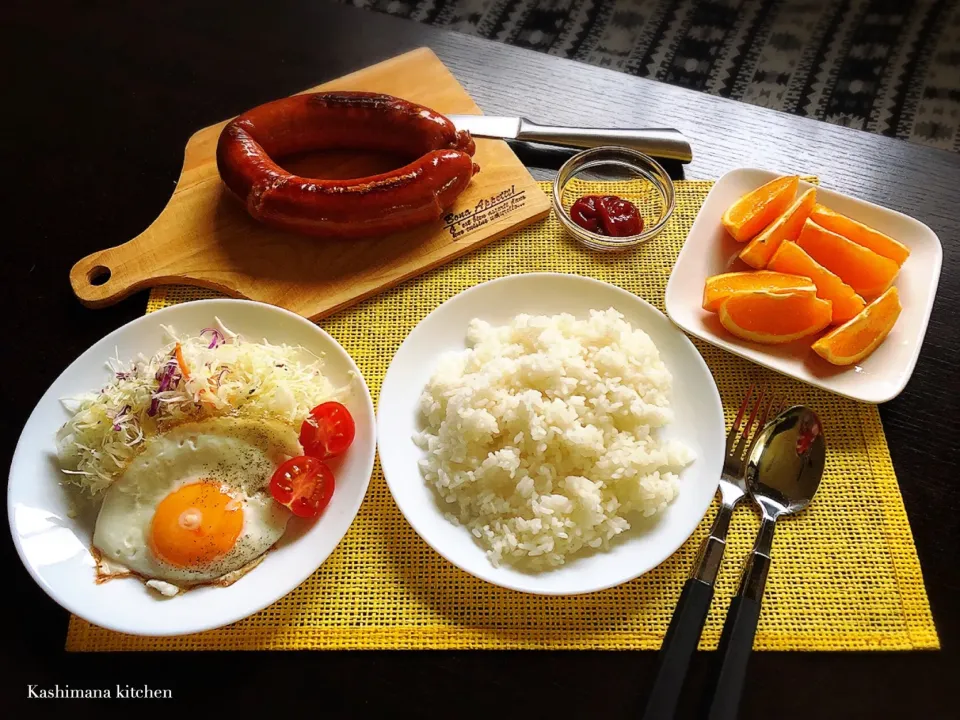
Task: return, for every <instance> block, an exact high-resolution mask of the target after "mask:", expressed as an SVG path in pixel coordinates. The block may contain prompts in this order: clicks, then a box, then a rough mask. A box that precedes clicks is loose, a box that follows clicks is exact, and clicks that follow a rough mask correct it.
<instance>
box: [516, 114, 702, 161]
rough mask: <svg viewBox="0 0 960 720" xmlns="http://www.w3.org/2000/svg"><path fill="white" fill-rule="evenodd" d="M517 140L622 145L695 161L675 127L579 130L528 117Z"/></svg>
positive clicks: (552, 143)
mask: <svg viewBox="0 0 960 720" xmlns="http://www.w3.org/2000/svg"><path fill="white" fill-rule="evenodd" d="M516 139H517V140H526V141H529V142H539V143H545V144H547V145H564V146H566V147H575V148H594V147H601V146H603V145H621V146H623V147H628V148H630V149H631V150H638V151H639V152H642V153H646V154H647V155H652V156H654V157H658V158H667V159H669V160H679V161H680V162H684V163H688V162H690V161H691V160H693V150H692V149H691V147H690V143H689V141H688V140H687V138H686V137H684V135H683V133H681V132H680V131H679V130H674V129H672V128H651V129H640V130H620V129H616V128H609V129H599V128H577V127H554V126H551V125H537V124H536V123H533V122H530V121H529V120H527V119H525V118H521V120H520V132H519V133H517V138H516Z"/></svg>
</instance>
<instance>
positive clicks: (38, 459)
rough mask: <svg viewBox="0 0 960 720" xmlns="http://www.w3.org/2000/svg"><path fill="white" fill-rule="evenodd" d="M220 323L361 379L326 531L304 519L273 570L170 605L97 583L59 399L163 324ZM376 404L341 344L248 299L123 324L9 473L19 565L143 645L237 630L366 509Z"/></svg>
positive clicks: (135, 589) (146, 348) (43, 404)
mask: <svg viewBox="0 0 960 720" xmlns="http://www.w3.org/2000/svg"><path fill="white" fill-rule="evenodd" d="M214 316H217V317H219V318H220V319H221V320H222V321H223V323H224V324H225V325H226V326H227V327H228V328H230V329H231V330H233V331H234V332H237V333H240V334H241V335H243V336H244V337H246V338H249V339H257V340H260V339H261V338H266V339H267V340H268V341H270V342H272V343H277V344H279V343H286V344H288V345H301V346H303V347H304V348H306V349H307V350H309V351H311V352H313V353H315V354H316V355H320V356H322V357H323V359H324V374H325V375H326V376H328V377H329V378H330V380H331V381H332V382H333V383H334V384H335V385H341V384H345V383H347V382H349V381H350V380H351V376H352V375H353V374H355V378H354V379H353V381H352V384H351V388H352V392H351V394H350V396H349V398H348V399H347V400H345V401H344V404H345V405H346V406H347V407H348V408H349V409H350V412H351V413H352V414H353V417H354V420H355V421H356V424H357V436H356V440H355V441H354V443H353V445H352V446H351V447H350V450H349V452H348V453H347V454H346V455H345V456H344V457H343V458H342V460H341V461H340V463H339V464H338V465H335V466H334V471H335V473H336V477H337V489H336V492H335V493H334V495H333V499H332V500H331V501H330V504H329V505H328V506H327V508H326V510H325V511H324V513H323V515H321V516H320V519H319V520H317V521H316V522H313V523H311V522H308V521H303V520H299V519H297V518H294V519H293V520H291V523H290V525H289V526H288V530H287V533H286V535H284V537H283V538H282V539H281V540H280V542H279V543H278V544H277V546H276V547H275V548H274V549H273V550H272V551H270V552H269V553H267V555H266V557H265V558H264V560H263V562H262V563H261V564H260V565H259V566H258V567H256V568H255V569H254V570H253V571H252V572H250V573H249V574H247V575H246V576H244V577H243V578H241V579H240V580H238V581H237V582H236V583H234V584H233V585H231V586H230V587H226V588H220V587H200V588H197V589H195V590H190V591H189V592H186V593H183V594H181V595H179V596H177V597H174V598H162V597H160V596H159V595H157V594H156V593H154V592H153V591H151V590H149V589H147V588H146V587H145V586H144V584H143V583H141V582H140V581H139V580H136V579H133V578H120V579H115V580H111V581H109V582H107V583H104V584H102V585H97V584H96V583H95V582H94V578H95V574H94V561H93V557H92V555H91V554H90V546H91V538H92V534H93V525H94V522H95V520H96V512H95V511H96V508H91V512H87V513H82V514H81V515H80V516H78V517H76V518H71V517H70V508H71V506H72V499H71V496H72V495H73V490H72V488H67V487H63V486H61V484H60V483H61V480H62V478H63V475H62V474H61V473H60V471H59V466H58V464H57V458H56V447H55V439H54V434H55V433H56V432H57V429H58V428H59V427H60V426H61V425H62V424H63V423H64V422H65V421H66V420H67V419H68V414H67V412H66V410H65V409H64V408H63V407H62V405H61V403H60V398H63V397H69V396H71V395H75V394H77V393H80V392H84V391H87V390H90V389H91V388H97V387H101V386H102V384H103V383H104V382H105V381H106V380H107V379H109V378H110V377H111V376H110V373H109V371H108V369H107V368H106V365H105V362H106V360H107V359H108V358H110V357H112V356H114V353H115V352H116V353H118V356H119V357H120V358H121V359H127V358H133V357H135V356H136V355H137V354H138V353H140V352H142V353H144V354H145V355H150V354H153V353H154V352H156V351H157V350H158V349H159V348H160V347H162V346H163V345H164V344H165V339H164V334H163V330H162V329H161V327H160V326H161V324H162V325H167V326H170V327H172V328H173V329H174V330H175V331H176V332H177V333H178V334H192V333H199V331H200V330H202V329H203V328H205V327H209V326H210V325H211V324H212V321H213V318H214ZM375 433H376V427H375V423H374V412H373V402H372V400H371V399H370V392H369V390H368V389H367V386H366V383H365V382H364V380H363V377H362V376H361V375H360V371H359V370H358V369H357V366H356V365H355V364H354V362H353V360H351V359H350V356H349V355H347V353H346V351H345V350H344V349H343V348H342V347H340V345H339V344H338V343H337V341H336V340H334V339H333V338H332V337H330V336H329V335H328V334H327V333H325V332H324V331H323V330H321V329H320V328H318V327H317V326H316V325H314V324H313V323H311V322H310V321H308V320H305V319H304V318H302V317H300V316H299V315H295V314H293V313H291V312H288V311H286V310H282V309H280V308H277V307H273V306H272V305H265V304H263V303H256V302H249V301H246V300H200V301H196V302H190V303H184V304H182V305H174V306H173V307H169V308H166V309H164V310H160V311H158V312H155V313H151V314H149V315H145V316H144V317H142V318H138V319H137V320H134V321H133V322H131V323H129V324H127V325H124V326H123V327H122V328H120V329H119V330H116V331H115V332H112V333H110V334H109V335H107V337H105V338H103V340H101V341H100V342H98V343H96V344H95V345H94V346H93V347H91V348H90V349H89V350H87V351H86V352H85V353H83V355H81V356H80V357H79V358H77V359H76V360H75V361H74V362H73V364H71V365H70V367H68V368H67V369H66V370H65V371H64V372H63V374H61V375H60V377H59V378H57V380H56V382H54V383H53V385H51V386H50V389H49V390H47V392H46V393H45V394H44V396H43V397H42V398H41V399H40V402H39V404H38V405H37V407H36V408H35V409H34V411H33V414H31V415H30V419H29V420H27V424H26V426H25V427H24V429H23V434H22V435H21V436H20V441H19V443H18V444H17V449H16V452H15V453H14V456H13V463H12V465H11V467H10V483H9V486H8V489H7V511H8V514H9V520H10V531H11V533H12V535H13V541H14V544H16V546H17V551H18V552H19V553H20V559H21V560H22V561H23V564H24V565H25V566H26V568H27V570H29V571H30V574H31V575H32V576H33V579H34V580H36V581H37V582H38V583H39V584H40V587H42V588H43V589H44V590H45V591H46V592H47V594H48V595H49V596H50V597H52V598H53V599H54V600H55V601H57V602H58V603H59V604H60V605H62V606H63V607H64V608H66V609H67V610H69V611H70V612H72V613H73V614H75V615H79V616H80V617H82V618H83V619H85V620H88V621H89V622H91V623H94V624H96V625H100V626H101V627H105V628H108V629H110V630H117V631H119V632H125V633H130V634H133V635H182V634H186V633H194V632H201V631H203V630H210V629H212V628H216V627H221V626H223V625H228V624H230V623H232V622H236V621H237V620H240V619H242V618H245V617H247V616H248V615H252V614H253V613H255V612H257V611H258V610H261V609H263V608H265V607H266V606H267V605H269V604H270V603H272V602H274V601H276V600H278V599H279V598H281V597H283V596H284V595H286V594H287V593H288V592H290V591H291V590H293V589H294V588H295V587H297V585H299V584H300V583H302V582H303V581H304V580H306V579H307V578H308V577H309V576H310V575H311V574H312V573H313V572H314V571H315V570H316V569H317V568H318V567H320V565H321V563H323V561H324V560H326V558H327V556H328V555H329V554H330V553H331V552H332V551H333V549H334V548H335V547H336V546H337V543H339V542H340V539H341V538H342V537H343V536H344V534H345V533H346V532H347V528H349V527H350V524H351V523H352V522H353V518H354V517H355V516H356V514H357V510H359V508H360V503H361V502H362V501H363V496H364V494H365V493H366V490H367V484H368V483H369V482H370V474H371V472H372V470H373V459H374V452H375V450H376V434H375Z"/></svg>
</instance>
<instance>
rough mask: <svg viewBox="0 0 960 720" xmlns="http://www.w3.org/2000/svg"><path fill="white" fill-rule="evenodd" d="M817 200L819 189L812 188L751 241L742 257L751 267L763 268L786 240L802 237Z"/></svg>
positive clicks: (741, 254)
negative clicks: (804, 225) (801, 234)
mask: <svg viewBox="0 0 960 720" xmlns="http://www.w3.org/2000/svg"><path fill="white" fill-rule="evenodd" d="M816 202H817V189H816V188H810V189H809V190H807V191H806V192H805V193H804V194H803V195H801V196H800V197H798V198H797V199H796V201H795V202H794V203H793V205H791V206H790V207H788V208H787V209H786V210H785V211H784V213H783V215H781V216H780V217H778V218H777V219H776V220H774V221H773V222H772V223H771V224H770V225H768V226H767V229H766V230H764V231H763V232H762V233H760V234H759V235H757V236H756V237H755V238H754V239H753V240H751V241H750V244H748V245H747V246H746V247H745V248H744V249H743V251H742V252H741V253H740V259H741V260H743V261H744V262H745V263H746V264H747V265H749V266H750V267H755V268H757V269H758V270H762V269H763V268H765V267H766V266H767V263H769V262H770V258H772V257H773V254H774V253H775V252H776V251H777V248H778V247H780V243H782V242H783V241H784V240H796V239H797V238H798V237H800V231H801V230H803V224H804V223H805V222H806V221H807V218H808V217H810V213H811V212H812V211H813V206H814V205H815V204H816Z"/></svg>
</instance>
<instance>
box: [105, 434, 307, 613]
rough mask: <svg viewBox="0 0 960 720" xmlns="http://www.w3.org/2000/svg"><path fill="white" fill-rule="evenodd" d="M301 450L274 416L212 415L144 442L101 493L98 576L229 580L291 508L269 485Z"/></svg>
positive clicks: (168, 581) (161, 581)
mask: <svg viewBox="0 0 960 720" xmlns="http://www.w3.org/2000/svg"><path fill="white" fill-rule="evenodd" d="M301 454H302V448H301V447H300V442H299V440H298V437H297V432H296V431H295V430H294V429H293V428H292V427H290V426H288V425H285V424H283V423H280V422H275V421H264V420H249V419H241V418H231V417H223V418H213V419H209V420H203V421H200V422H192V423H185V424H183V425H179V426H177V427H175V428H173V429H172V430H169V431H167V432H165V433H163V434H161V435H158V436H156V437H153V438H151V439H149V440H147V441H146V442H145V443H144V448H143V451H142V452H141V453H140V454H139V455H138V456H137V457H136V458H134V460H132V461H131V462H130V464H129V465H128V466H127V467H126V469H125V470H124V471H123V474H122V475H121V477H120V478H119V479H118V480H117V481H116V482H115V483H114V484H113V485H112V486H111V487H110V489H109V490H107V492H106V494H105V496H104V500H103V505H102V506H101V508H100V514H99V515H98V517H97V523H96V527H95V529H94V534H93V545H94V548H95V549H96V550H97V551H98V552H99V554H100V558H99V562H98V576H99V577H100V578H101V579H103V578H108V577H113V576H117V575H129V574H136V575H138V576H140V577H141V578H142V579H144V580H145V581H147V585H148V586H150V587H152V588H154V589H156V590H158V591H159V592H161V593H162V594H164V595H173V594H176V593H177V592H179V591H180V590H181V589H183V588H188V587H191V586H193V585H198V584H207V583H218V584H222V585H227V584H230V582H233V581H235V580H236V579H237V578H239V577H240V576H242V574H243V573H244V572H245V571H246V570H248V569H250V568H251V567H254V566H255V565H256V563H257V562H258V561H259V559H260V558H262V556H263V555H264V553H266V552H267V550H269V549H270V548H271V547H272V546H273V545H274V544H275V543H276V542H277V540H279V539H280V537H281V536H282V535H283V533H284V530H285V529H286V526H287V521H288V520H289V519H290V517H291V513H290V511H289V510H287V508H285V507H284V506H283V505H281V504H280V503H278V502H276V501H275V500H274V499H273V498H272V497H271V495H270V491H269V487H268V486H269V483H270V478H271V476H272V475H273V473H274V471H275V470H276V469H277V467H279V466H280V465H281V464H282V463H283V462H284V461H285V460H287V459H288V458H290V457H294V456H297V455H301Z"/></svg>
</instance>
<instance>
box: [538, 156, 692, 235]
mask: <svg viewBox="0 0 960 720" xmlns="http://www.w3.org/2000/svg"><path fill="white" fill-rule="evenodd" d="M596 182H603V183H607V187H605V188H604V189H603V191H602V193H601V194H605V195H617V196H618V197H621V198H623V199H624V200H629V201H630V202H632V203H633V204H634V205H636V206H637V209H638V210H639V211H640V216H641V217H642V218H643V232H641V233H638V234H636V235H628V236H626V237H610V236H609V235H599V234H598V233H594V232H590V231H589V230H585V229H584V228H582V227H580V226H579V225H577V224H576V223H575V222H573V220H571V219H570V208H571V206H572V205H573V203H574V202H576V201H577V199H578V198H580V197H583V196H584V195H587V194H597V190H596V189H595V188H588V184H589V183H596ZM675 206H676V205H675V197H674V189H673V181H672V180H671V179H670V176H669V175H667V171H666V170H664V169H663V167H662V166H661V165H660V163H658V162H657V161H656V160H654V159H653V158H652V157H650V156H648V155H644V154H643V153H641V152H637V151H636V150H631V149H629V148H625V147H619V146H614V145H610V146H604V147H598V148H592V149H590V150H584V151H583V152H580V153H577V154H576V155H574V156H573V157H572V158H570V159H569V160H567V161H566V162H565V163H564V164H563V166H562V167H561V168H560V172H558V173H557V180H556V182H555V183H554V184H553V209H554V212H556V213H557V217H558V218H560V222H562V223H563V226H564V227H565V228H566V229H567V232H569V233H570V234H571V235H573V236H574V237H575V238H576V239H577V240H579V241H580V242H581V243H583V244H584V245H586V246H587V247H589V248H592V249H594V250H603V251H616V250H623V249H625V248H631V247H635V246H637V245H640V244H641V243H645V242H646V241H647V240H651V239H652V238H655V237H656V236H657V235H659V234H660V231H661V230H663V227H664V225H666V224H667V220H669V219H670V216H671V215H672V214H673V210H674V207H675Z"/></svg>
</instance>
